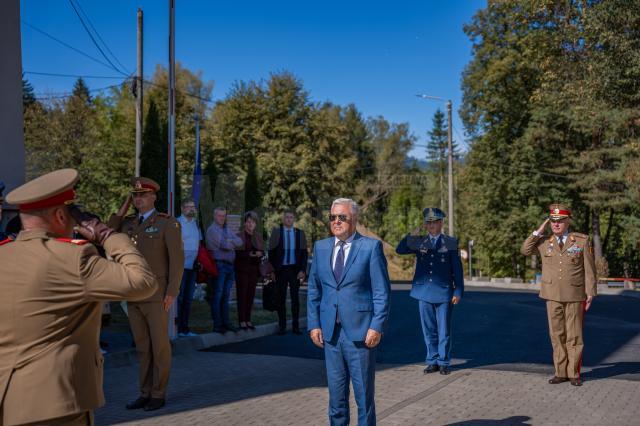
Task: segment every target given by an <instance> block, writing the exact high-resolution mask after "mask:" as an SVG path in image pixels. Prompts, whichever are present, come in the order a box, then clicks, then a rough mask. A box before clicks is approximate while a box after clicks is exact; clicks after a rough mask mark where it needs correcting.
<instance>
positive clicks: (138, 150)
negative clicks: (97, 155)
mask: <svg viewBox="0 0 640 426" xmlns="http://www.w3.org/2000/svg"><path fill="white" fill-rule="evenodd" d="M142 64H143V62H142V9H140V8H138V73H137V77H136V177H138V176H140V153H141V152H142V105H143V104H142V94H143V85H142V83H143V82H142V81H143V79H144V73H143V70H142Z"/></svg>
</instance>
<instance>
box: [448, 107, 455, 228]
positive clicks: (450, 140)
mask: <svg viewBox="0 0 640 426" xmlns="http://www.w3.org/2000/svg"><path fill="white" fill-rule="evenodd" d="M451 109H452V108H451V101H447V124H448V126H447V148H448V150H449V170H448V171H447V172H448V175H449V176H448V178H449V235H451V236H452V237H453V235H454V227H453V224H454V212H453V122H452V121H451Z"/></svg>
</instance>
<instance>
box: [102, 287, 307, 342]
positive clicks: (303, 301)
mask: <svg viewBox="0 0 640 426" xmlns="http://www.w3.org/2000/svg"><path fill="white" fill-rule="evenodd" d="M261 296H262V289H261V288H260V287H258V289H257V291H256V298H260V297H261ZM306 315H307V294H306V293H303V292H300V318H303V317H305V316H306ZM229 318H230V320H231V324H232V325H235V326H236V327H237V326H238V310H237V305H236V301H235V300H232V301H231V302H230V303H229ZM287 319H291V304H290V302H289V300H287ZM277 321H278V314H277V313H275V312H270V311H265V310H264V309H262V300H257V301H256V302H255V303H254V305H253V312H252V314H251V322H253V324H254V325H261V324H269V323H273V322H277ZM106 328H107V329H108V330H110V331H115V332H118V331H121V332H127V331H128V330H129V320H128V318H127V316H126V315H125V313H124V311H123V310H122V307H121V306H120V302H111V322H110V324H109V326H108V327H106ZM189 328H191V331H193V332H194V333H210V332H211V331H212V329H213V322H212V321H211V308H210V307H209V303H208V302H207V301H205V300H194V301H193V302H192V303H191V316H190V318H189Z"/></svg>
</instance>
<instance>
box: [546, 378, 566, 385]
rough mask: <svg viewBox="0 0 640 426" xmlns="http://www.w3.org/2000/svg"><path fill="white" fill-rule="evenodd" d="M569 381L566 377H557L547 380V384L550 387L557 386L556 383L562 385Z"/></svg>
mask: <svg viewBox="0 0 640 426" xmlns="http://www.w3.org/2000/svg"><path fill="white" fill-rule="evenodd" d="M568 381H569V379H567V378H566V377H558V376H553V377H552V378H550V379H549V384H550V385H557V384H558V383H564V382H568Z"/></svg>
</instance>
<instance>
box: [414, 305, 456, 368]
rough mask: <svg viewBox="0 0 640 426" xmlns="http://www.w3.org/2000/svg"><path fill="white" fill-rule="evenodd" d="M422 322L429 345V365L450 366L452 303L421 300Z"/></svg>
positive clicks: (426, 341) (425, 340)
mask: <svg viewBox="0 0 640 426" xmlns="http://www.w3.org/2000/svg"><path fill="white" fill-rule="evenodd" d="M419 302H420V322H421V323H422V333H423V334H424V342H425V344H426V345H427V359H426V362H427V365H434V364H437V365H442V366H448V365H449V364H450V362H451V358H450V356H451V312H452V311H453V305H452V304H451V302H444V303H429V302H425V301H424V300H420V301H419Z"/></svg>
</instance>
